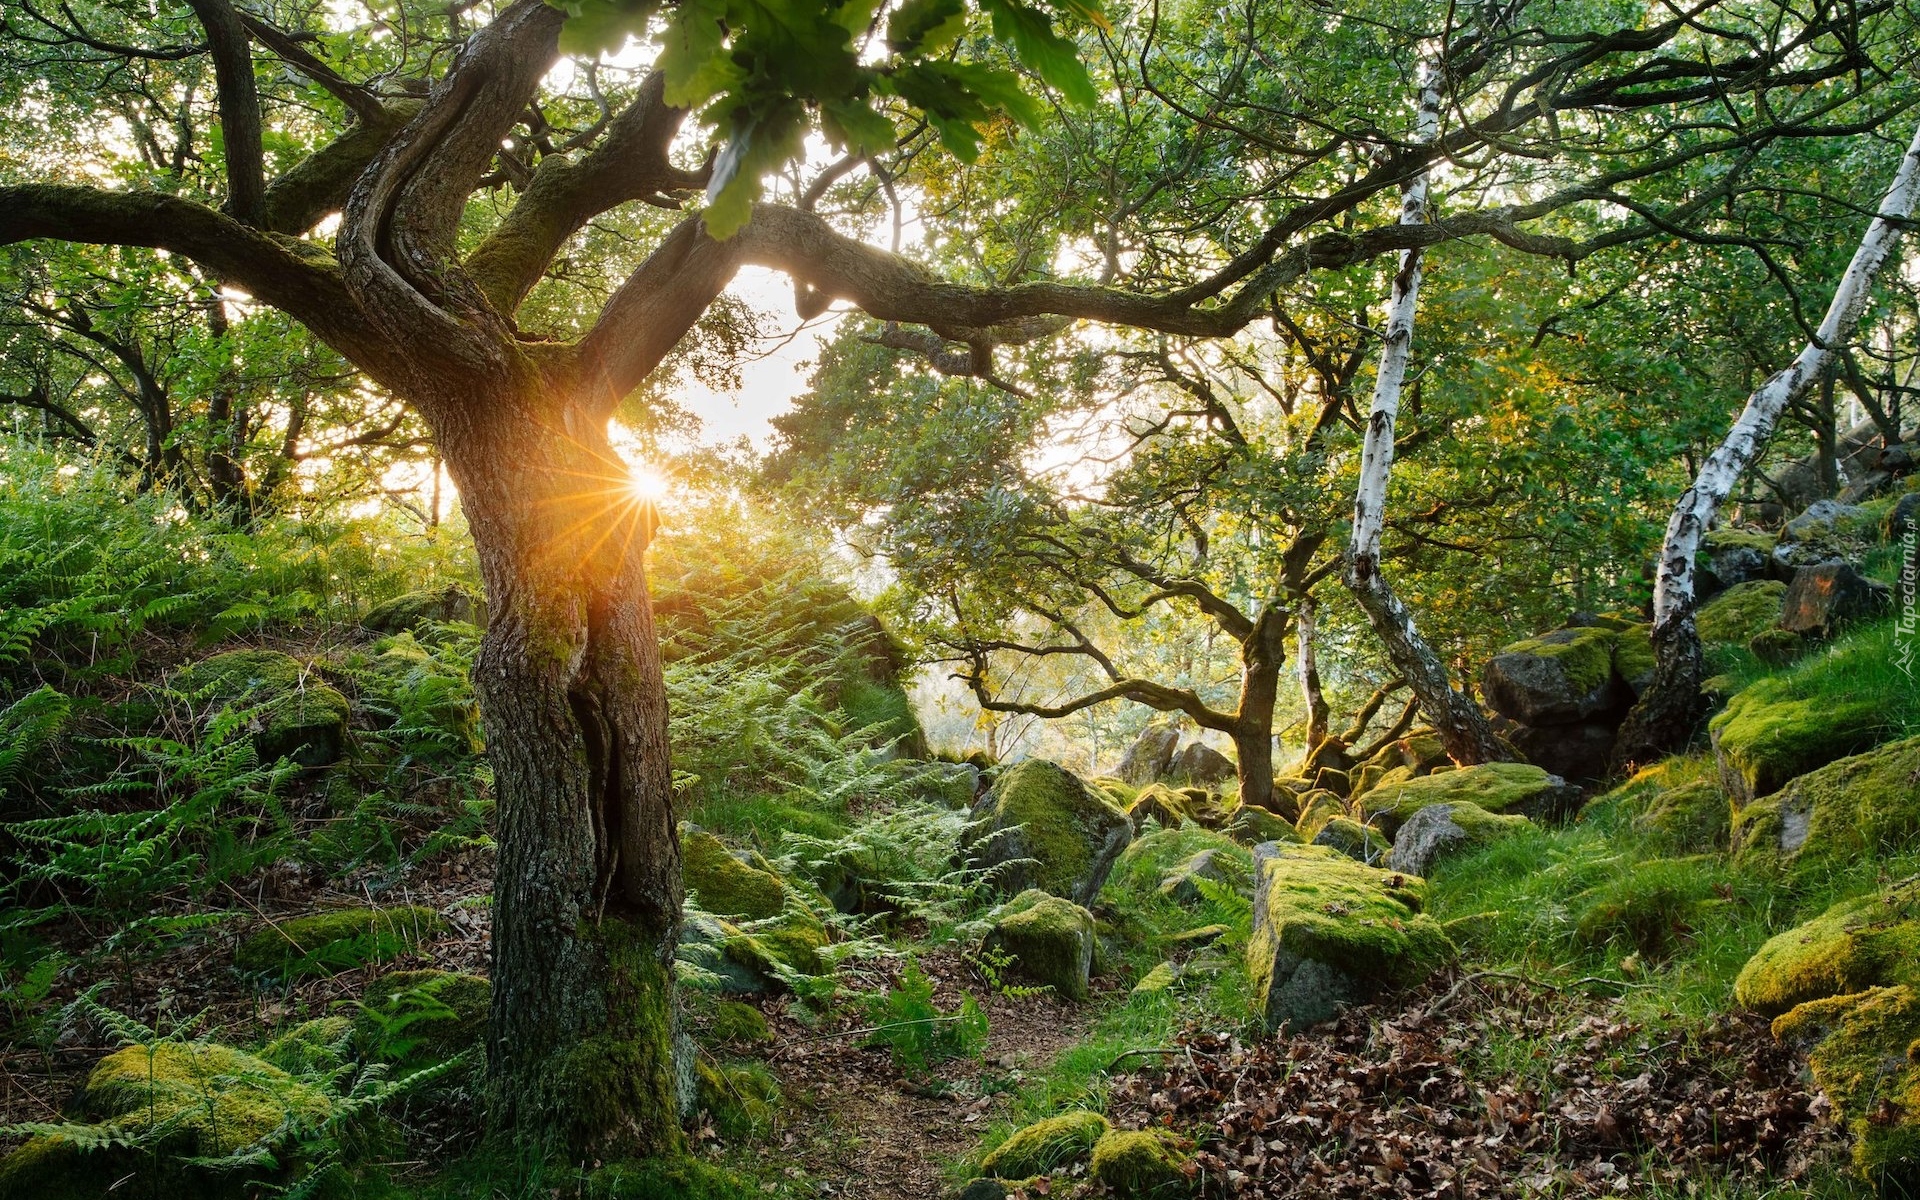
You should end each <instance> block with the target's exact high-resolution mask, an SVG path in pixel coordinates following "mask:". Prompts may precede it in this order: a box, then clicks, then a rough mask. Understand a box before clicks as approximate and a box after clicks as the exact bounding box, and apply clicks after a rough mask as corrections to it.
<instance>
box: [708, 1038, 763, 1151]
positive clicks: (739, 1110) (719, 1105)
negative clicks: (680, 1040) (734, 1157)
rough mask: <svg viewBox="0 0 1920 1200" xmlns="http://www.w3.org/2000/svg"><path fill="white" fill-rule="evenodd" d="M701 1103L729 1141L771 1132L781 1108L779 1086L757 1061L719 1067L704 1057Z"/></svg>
mask: <svg viewBox="0 0 1920 1200" xmlns="http://www.w3.org/2000/svg"><path fill="white" fill-rule="evenodd" d="M695 1070H696V1071H697V1072H698V1074H699V1079H700V1083H699V1098H698V1101H697V1103H698V1105H699V1109H700V1111H701V1112H703V1113H705V1114H707V1116H708V1117H709V1118H711V1119H712V1121H713V1127H714V1129H716V1130H717V1131H719V1133H720V1136H721V1137H724V1138H726V1139H728V1140H729V1141H742V1140H745V1139H749V1138H754V1137H761V1136H764V1135H766V1134H767V1133H769V1132H771V1131H772V1129H773V1121H774V1117H775V1115H776V1114H777V1113H778V1112H779V1109H780V1085H779V1084H778V1083H777V1082H775V1080H774V1078H773V1076H772V1074H771V1073H769V1072H768V1071H767V1069H766V1068H765V1067H764V1066H761V1065H760V1064H758V1063H736V1064H726V1065H719V1066H716V1065H714V1064H712V1063H709V1062H708V1061H707V1059H706V1058H705V1057H704V1056H702V1057H701V1058H700V1060H699V1063H698V1065H697V1066H696V1067H695Z"/></svg>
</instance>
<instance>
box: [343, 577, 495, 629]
mask: <svg viewBox="0 0 1920 1200" xmlns="http://www.w3.org/2000/svg"><path fill="white" fill-rule="evenodd" d="M446 621H464V622H466V623H467V624H470V625H485V624H486V623H487V611H486V606H485V605H484V604H482V603H481V602H480V601H479V600H478V599H477V598H476V597H475V596H474V594H473V593H472V592H470V591H468V590H467V589H466V588H464V587H462V586H461V585H460V584H457V583H455V584H449V585H448V586H446V587H443V588H433V589H429V590H425V591H418V592H406V593H404V594H402V595H399V596H395V597H394V598H393V599H391V600H387V601H384V602H382V603H380V604H376V605H374V606H373V607H372V608H370V609H368V610H367V615H366V616H364V617H362V618H360V625H361V628H363V629H366V630H368V631H369V632H372V633H387V634H391V633H406V632H408V631H420V630H423V629H425V628H427V627H429V626H431V625H433V624H435V623H436V622H446Z"/></svg>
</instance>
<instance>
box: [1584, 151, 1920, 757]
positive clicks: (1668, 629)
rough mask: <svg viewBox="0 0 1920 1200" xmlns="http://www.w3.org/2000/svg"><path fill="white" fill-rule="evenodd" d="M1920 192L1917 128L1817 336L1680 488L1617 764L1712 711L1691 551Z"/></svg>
mask: <svg viewBox="0 0 1920 1200" xmlns="http://www.w3.org/2000/svg"><path fill="white" fill-rule="evenodd" d="M1916 192H1920V129H1916V130H1915V131H1914V135H1913V141H1912V142H1911V143H1909V144H1908V146H1907V152H1906V155H1905V156H1904V157H1902V158H1901V160H1900V166H1899V168H1898V169H1897V170H1896V171H1895V172H1894V176H1893V182H1892V184H1891V185H1889V187H1888V188H1887V193H1886V196H1885V197H1884V198H1883V199H1882V200H1881V202H1880V209H1879V212H1878V215H1876V216H1875V217H1874V218H1873V221H1872V222H1871V223H1870V224H1869V225H1868V226H1867V232H1866V234H1865V235H1864V236H1863V237H1862V238H1861V239H1860V245H1859V247H1858V248H1857V249H1856V250H1855V251H1854V252H1853V260H1852V261H1851V262H1849V263H1848V264H1847V269H1846V273H1845V274H1843V275H1842V276H1841V277H1840V285H1839V287H1837V288H1836V289H1835V290H1834V293H1833V300H1832V302H1831V303H1829V304H1828V305H1827V313H1826V316H1825V317H1824V318H1823V319H1822V320H1821V322H1820V328H1819V329H1818V330H1817V331H1816V332H1815V334H1814V337H1813V340H1812V341H1810V342H1808V343H1807V344H1806V346H1805V347H1803V348H1802V349H1801V351H1800V353H1799V355H1798V356H1797V357H1796V358H1795V359H1794V360H1793V362H1792V363H1791V364H1790V365H1788V366H1786V367H1785V368H1783V369H1781V370H1779V371H1776V372H1775V373H1774V374H1773V375H1772V376H1771V377H1769V378H1768V379H1767V381H1766V382H1765V383H1762V384H1761V385H1760V386H1759V387H1758V388H1757V389H1755V390H1754V392H1753V394H1752V395H1750V396H1748V397H1747V403H1746V406H1745V407H1744V408H1742V409H1741V410H1740V416H1739V418H1738V419H1737V420H1735V421H1734V423H1733V428H1732V429H1730V430H1728V432H1727V436H1726V438H1725V439H1723V440H1722V441H1721V443H1720V445H1719V446H1718V447H1717V448H1716V449H1715V450H1714V452H1713V453H1712V454H1710V455H1708V456H1707V461H1706V462H1705V463H1704V464H1703V465H1702V466H1701V468H1700V472H1699V474H1698V475H1697V476H1696V477H1695V478H1694V481H1693V484H1692V485H1691V486H1690V487H1688V488H1687V490H1686V491H1684V492H1682V493H1680V499H1679V502H1678V503H1677V504H1675V505H1674V509H1673V515H1672V516H1671V517H1669V518H1668V519H1667V533H1666V538H1665V540H1664V541H1663V542H1662V544H1661V547H1660V562H1659V565H1658V568H1657V571H1656V574H1655V577H1654V586H1653V646H1654V652H1655V655H1656V661H1655V667H1654V673H1653V682H1652V684H1651V685H1649V686H1648V688H1647V690H1646V691H1645V692H1643V693H1642V694H1641V696H1640V700H1639V703H1637V704H1635V705H1634V707H1633V711H1632V712H1630V713H1628V714H1627V720H1626V723H1625V724H1624V725H1623V726H1622V727H1621V729H1620V737H1619V740H1618V742H1617V743H1616V745H1615V748H1614V765H1615V767H1616V768H1617V769H1625V768H1627V767H1629V766H1632V765H1634V764H1636V763H1645V762H1649V761H1651V760H1653V759H1655V758H1658V757H1659V756H1661V755H1663V754H1670V753H1673V752H1674V751H1676V750H1679V749H1681V748H1682V747H1684V746H1685V745H1686V744H1687V743H1688V742H1689V741H1691V740H1692V738H1693V735H1694V733H1695V732H1696V731H1698V729H1699V728H1700V722H1701V721H1702V720H1703V719H1704V718H1705V717H1706V713H1707V700H1706V697H1705V696H1703V695H1702V694H1701V692H1700V684H1701V681H1702V679H1703V677H1704V672H1705V669H1706V666H1705V664H1706V655H1705V653H1704V651H1703V650H1702V648H1701V645H1700V632H1699V630H1698V629H1696V628H1695V627H1694V610H1695V607H1696V602H1695V599H1694V585H1693V582H1694V566H1695V564H1694V558H1695V556H1696V555H1697V554H1698V553H1699V550H1700V542H1701V539H1702V538H1703V537H1705V536H1706V532H1707V529H1708V528H1709V527H1710V526H1711V525H1712V524H1713V521H1714V518H1715V517H1716V516H1718V514H1719V512H1720V505H1721V504H1722V503H1724V502H1725V501H1726V498H1727V496H1728V494H1729V493H1730V492H1732V491H1733V486H1734V484H1735V483H1737V482H1739V480H1740V477H1741V476H1742V475H1743V474H1745V473H1746V470H1747V468H1748V467H1750V466H1752V465H1753V464H1754V462H1755V461H1757V460H1758V459H1759V457H1760V455H1761V453H1762V452H1764V451H1765V450H1766V447H1767V442H1768V440H1769V439H1771V438H1772V436H1773V431H1774V428H1775V427H1776V426H1777V425H1778V424H1779V421H1780V416H1781V414H1782V413H1784V412H1785V411H1786V410H1787V407H1788V406H1789V405H1791V404H1793V403H1794V402H1795V401H1796V400H1799V399H1800V398H1801V397H1803V396H1805V395H1806V394H1807V391H1808V389H1810V388H1812V387H1813V385H1814V384H1815V383H1816V382H1818V381H1819V379H1820V377H1821V376H1822V375H1823V374H1824V373H1825V372H1826V370H1827V368H1828V366H1829V364H1830V363H1831V362H1832V360H1833V358H1834V356H1835V354H1836V353H1837V352H1838V350H1839V348H1840V347H1841V346H1843V345H1845V344H1846V342H1847V340H1848V339H1849V338H1850V337H1852V336H1853V330H1854V327H1855V326H1856V325H1857V324H1858V323H1859V320H1860V314H1861V312H1862V311H1863V310H1864V309H1865V308H1866V306H1867V300H1868V298H1869V294H1870V292H1871V290H1872V287H1873V281H1874V278H1875V277H1876V276H1877V275H1878V274H1879V272H1880V269H1881V268H1882V267H1883V266H1885V265H1886V263H1887V260H1888V259H1889V258H1891V257H1892V255H1893V250H1894V248H1895V247H1896V246H1897V245H1898V244H1899V242H1900V232H1901V229H1902V228H1903V226H1904V225H1905V224H1906V220H1907V218H1908V217H1909V216H1910V215H1911V214H1912V212H1913V207H1914V200H1915V194H1916Z"/></svg>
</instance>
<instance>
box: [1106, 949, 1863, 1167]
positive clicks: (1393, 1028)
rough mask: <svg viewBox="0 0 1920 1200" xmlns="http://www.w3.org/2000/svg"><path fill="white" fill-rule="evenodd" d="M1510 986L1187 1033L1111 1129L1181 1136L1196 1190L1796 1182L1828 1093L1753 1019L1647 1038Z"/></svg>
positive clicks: (1825, 1133) (1819, 1134)
mask: <svg viewBox="0 0 1920 1200" xmlns="http://www.w3.org/2000/svg"><path fill="white" fill-rule="evenodd" d="M1616 1007H1617V1006H1615V1005H1612V1004H1610V1003H1607V1002H1601V1001H1591V1000H1581V999H1578V998H1561V999H1554V1000H1550V1001H1542V999H1541V998H1540V997H1539V996H1538V995H1537V994H1534V993H1531V992H1530V991H1529V990H1528V989H1527V988H1526V987H1525V986H1524V985H1522V986H1518V987H1512V986H1509V987H1501V988H1495V989H1493V990H1491V991H1488V992H1485V993H1483V1000H1482V1001H1481V1002H1476V1005H1475V1006H1474V1007H1473V1008H1472V1009H1471V1010H1469V1009H1468V1006H1467V1005H1465V1004H1462V1005H1457V1006H1454V1008H1453V1009H1451V1010H1450V1011H1448V1012H1446V1013H1443V1014H1438V1015H1430V1014H1429V1011H1428V1009H1427V1008H1426V1007H1424V1006H1415V1007H1412V1008H1408V1009H1404V1010H1400V1011H1397V1012H1395V1011H1387V1010H1382V1009H1380V1008H1373V1009H1357V1010H1354V1011H1351V1012H1349V1013H1348V1014H1346V1015H1345V1016H1344V1017H1343V1018H1342V1019H1340V1020H1339V1021H1337V1022H1335V1023H1334V1024H1332V1025H1330V1026H1327V1027H1324V1028H1322V1029H1318V1030H1315V1031H1312V1032H1310V1033H1308V1034H1306V1035H1303V1036H1299V1037H1293V1038H1274V1039H1269V1040H1266V1041H1263V1042H1260V1043H1258V1044H1252V1045H1249V1044H1245V1043H1243V1042H1241V1041H1239V1040H1237V1039H1235V1038H1233V1037H1230V1036H1224V1035H1214V1034H1197V1035H1194V1036H1191V1037H1189V1038H1187V1039H1185V1040H1184V1041H1183V1043H1182V1045H1181V1050H1182V1053H1181V1054H1180V1055H1179V1056H1177V1057H1173V1058H1170V1059H1168V1060H1167V1061H1166V1062H1165V1064H1164V1065H1162V1066H1161V1067H1159V1068H1157V1069H1154V1070H1151V1071H1146V1072H1143V1073H1140V1074H1137V1075H1134V1076H1132V1077H1130V1078H1128V1079H1126V1080H1124V1081H1120V1082H1118V1083H1117V1084H1116V1086H1115V1089H1114V1093H1113V1100H1112V1104H1111V1109H1112V1112H1113V1115H1114V1117H1115V1119H1116V1123H1118V1124H1123V1125H1141V1126H1145V1125H1159V1126H1164V1127H1169V1128H1175V1129H1179V1130H1183V1131H1187V1132H1190V1133H1195V1134H1196V1136H1198V1138H1199V1143H1200V1149H1199V1153H1198V1155H1197V1160H1198V1163H1199V1166H1200V1168H1201V1170H1202V1171H1203V1172H1204V1174H1205V1175H1206V1177H1207V1183H1208V1185H1209V1186H1208V1188H1207V1190H1208V1191H1209V1192H1210V1193H1216V1194H1223V1195H1257V1196H1294V1195H1300V1196H1315V1197H1320V1196H1389V1195H1391V1196H1408V1197H1440V1198H1447V1200H1464V1198H1467V1197H1483V1196H1525V1195H1533V1194H1540V1193H1551V1194H1553V1195H1556V1196H1602V1195H1616V1194H1638V1193H1640V1192H1642V1191H1644V1190H1645V1189H1646V1188H1647V1187H1648V1186H1649V1185H1651V1184H1653V1183H1655V1182H1666V1183H1673V1182H1676V1181H1682V1180H1684V1179H1686V1178H1688V1177H1691V1176H1695V1175H1698V1174H1700V1173H1703V1172H1709V1171H1710V1172H1712V1173H1717V1174H1731V1175H1751V1176H1758V1175H1766V1176H1769V1177H1772V1178H1781V1177H1787V1178H1793V1177H1797V1176H1799V1175H1801V1174H1803V1173H1804V1172H1805V1171H1806V1169H1807V1168H1808V1166H1809V1165H1810V1164H1811V1163H1812V1161H1813V1160H1814V1159H1815V1158H1816V1157H1818V1156H1821V1155H1824V1154H1826V1153H1829V1152H1831V1150H1832V1149H1833V1146H1834V1135H1833V1131H1832V1130H1831V1129H1830V1128H1828V1127H1826V1126H1824V1125H1823V1123H1822V1121H1821V1118H1822V1116H1823V1110H1824V1105H1823V1104H1822V1103H1820V1102H1818V1101H1817V1100H1816V1098H1815V1097H1814V1096H1812V1095H1810V1094H1809V1093H1808V1092H1807V1091H1806V1090H1805V1088H1804V1087H1803V1085H1802V1082H1801V1069H1800V1064H1799V1063H1798V1061H1797V1060H1796V1059H1795V1057H1794V1056H1793V1055H1792V1054H1791V1053H1790V1052H1788V1051H1787V1050H1785V1049H1783V1048H1781V1047H1780V1046H1778V1045H1777V1044H1776V1043H1775V1042H1774V1041H1773V1039H1772V1038H1771V1036H1770V1035H1769V1034H1768V1032H1767V1028H1766V1023H1765V1022H1764V1021H1761V1020H1759V1019H1757V1018H1749V1017H1723V1018H1720V1019H1717V1020H1716V1021H1714V1022H1712V1023H1710V1024H1706V1025H1704V1026H1700V1027H1698V1028H1694V1029H1690V1030H1689V1031H1688V1032H1687V1033H1686V1034H1685V1035H1684V1036H1677V1035H1675V1034H1674V1033H1673V1032H1672V1031H1671V1030H1664V1031H1661V1032H1658V1033H1656V1032H1652V1031H1649V1030H1646V1029H1643V1028H1641V1027H1639V1026H1637V1025H1633V1024H1629V1023H1627V1022H1624V1021H1619V1020H1615V1019H1612V1017H1611V1016H1610V1015H1609V1014H1610V1012H1611V1011H1612V1010H1613V1009H1614V1008H1616Z"/></svg>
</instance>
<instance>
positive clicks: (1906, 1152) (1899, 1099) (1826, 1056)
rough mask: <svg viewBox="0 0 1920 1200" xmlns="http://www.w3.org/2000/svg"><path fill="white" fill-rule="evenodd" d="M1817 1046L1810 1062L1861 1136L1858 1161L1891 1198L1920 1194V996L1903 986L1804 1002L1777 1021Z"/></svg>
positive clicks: (1790, 1034) (1782, 1033) (1792, 1037)
mask: <svg viewBox="0 0 1920 1200" xmlns="http://www.w3.org/2000/svg"><path fill="white" fill-rule="evenodd" d="M1773 1032H1774V1036H1776V1037H1778V1038H1780V1039H1781V1040H1783V1041H1793V1042H1814V1043H1815V1045H1814V1047H1813V1051H1812V1053H1810V1054H1809V1055H1808V1056H1807V1065H1808V1066H1809V1067H1810V1068H1812V1072H1813V1081H1814V1083H1815V1085H1817V1086H1818V1087H1819V1089H1820V1090H1821V1091H1822V1092H1824V1093H1825V1094H1826V1096H1827V1098H1828V1099H1829V1100H1831V1101H1832V1102H1833V1105H1834V1107H1835V1108H1836V1109H1837V1110H1838V1115H1839V1117H1840V1119H1841V1120H1842V1121H1843V1122H1844V1124H1845V1125H1846V1128H1847V1130H1848V1132H1850V1133H1852V1134H1853V1161H1854V1166H1855V1167H1856V1168H1857V1169H1858V1170H1859V1172H1860V1174H1861V1175H1862V1176H1863V1177H1865V1178H1866V1179H1867V1180H1868V1181H1869V1182H1871V1183H1873V1184H1874V1185H1875V1186H1877V1187H1878V1188H1879V1189H1880V1190H1881V1193H1882V1194H1883V1195H1892V1196H1905V1195H1912V1194H1913V1193H1914V1192H1915V1190H1916V1189H1920V1054H1916V1043H1920V991H1916V989H1915V988H1913V987H1911V986H1908V985H1905V984H1902V985H1900V986H1897V987H1877V988H1870V989H1868V990H1866V991H1864V992H1854V993H1852V994H1850V995H1844V996H1834V997H1831V998H1829V999H1825V1000H1814V1001H1810V1002H1808V1003H1806V1004H1802V1005H1800V1006H1798V1007H1796V1008H1794V1009H1792V1010H1791V1011H1789V1012H1788V1013H1786V1014H1785V1015H1784V1016H1781V1017H1779V1018H1777V1019H1776V1020H1775V1021H1774V1023H1773Z"/></svg>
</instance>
